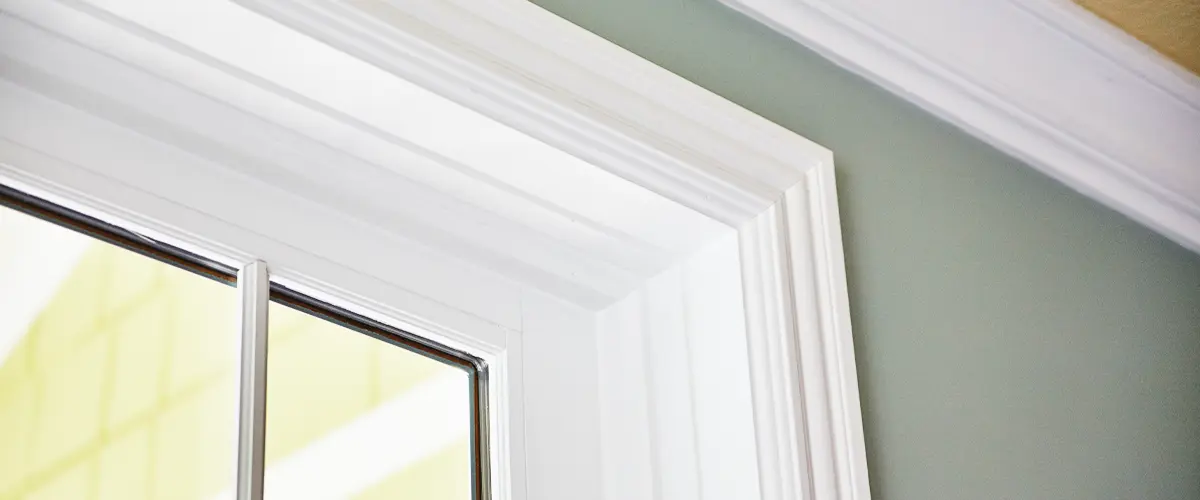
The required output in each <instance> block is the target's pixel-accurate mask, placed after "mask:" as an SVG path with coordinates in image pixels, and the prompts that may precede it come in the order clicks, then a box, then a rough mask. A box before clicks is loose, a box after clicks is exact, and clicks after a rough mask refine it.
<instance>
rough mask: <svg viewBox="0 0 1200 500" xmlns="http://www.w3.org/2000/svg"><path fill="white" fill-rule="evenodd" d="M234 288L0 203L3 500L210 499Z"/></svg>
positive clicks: (218, 485) (218, 455)
mask: <svg viewBox="0 0 1200 500" xmlns="http://www.w3.org/2000/svg"><path fill="white" fill-rule="evenodd" d="M236 300H237V293H236V290H235V289H234V288H233V287H231V286H229V285H226V284H223V283H219V282H216V281H213V280H211V279H208V278H206V277H202V276H200V275H197V274H194V273H191V272H189V271H186V270H183V269H179V268H177V267H174V266H172V265H169V264H166V263H163V262H160V261H158V260H155V259H152V258H149V257H146V256H143V255H140V254H137V253H135V252H133V251H130V250H126V249H124V248H120V247H117V246H113V245H110V244H108V243H104V242H101V241H99V240H96V239H94V238H91V237H89V236H86V235H83V234H80V233H77V232H74V231H72V230H69V229H66V228H63V227H60V226H58V225H56V224H53V223H50V222H46V221H43V220H41V219H37V218H34V217H30V216H28V215H25V214H23V213H20V212H17V211H15V210H12V209H9V208H6V207H3V206H0V499H113V500H118V499H119V500H136V499H148V498H155V499H168V498H169V499H205V500H206V499H209V498H212V497H213V496H214V495H216V494H218V493H219V492H220V491H222V490H223V489H224V488H227V487H228V485H229V484H230V482H231V480H232V479H231V478H232V471H233V466H234V464H233V459H234V457H235V456H236V443H235V439H236V411H235V405H236V402H237V391H236V386H235V384H236V381H235V375H236V364H237V357H236V356H237V338H238V336H237V335H238V334H237V330H236V327H235V323H234V318H235V312H236V310H237V302H236Z"/></svg>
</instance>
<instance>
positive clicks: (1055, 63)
mask: <svg viewBox="0 0 1200 500" xmlns="http://www.w3.org/2000/svg"><path fill="white" fill-rule="evenodd" d="M722 2H723V3H725V4H727V5H730V6H731V7H733V8H735V9H738V10H740V11H742V12H745V13H746V14H748V15H750V16H751V17H753V18H755V19H757V20H759V21H761V22H763V23H765V24H767V25H768V26H771V27H773V28H774V29H776V30H778V31H780V32H782V33H784V34H786V35H788V36H790V37H792V38H794V39H796V40H797V41H799V42H801V43H803V44H805V45H806V46H808V47H810V48H812V49H814V50H816V51H817V52H819V53H821V54H822V55H824V56H826V57H829V58H830V59H832V60H833V61H835V62H837V63H838V64H840V65H842V66H845V67H847V68H849V69H851V70H853V71H856V72H858V73H860V74H862V75H864V76H866V77H867V78H869V79H871V80H872V81H874V82H876V83H878V84H880V85H882V86H884V87H885V88H887V89H889V90H891V91H892V92H895V93H896V94H898V95H900V96H901V97H903V98H905V99H908V100H910V101H912V102H914V103H916V104H918V105H920V106H922V107H924V108H925V109H927V110H929V111H931V112H933V113H934V114H936V115H938V116H940V117H942V118H943V119H946V120H948V121H950V122H952V123H954V124H956V125H958V126H959V127H961V128H963V129H964V130H966V131H968V132H970V133H972V134H974V135H976V136H978V137H980V138H982V139H984V140H986V141H988V142H990V143H991V144H993V145H995V146H996V147H998V148H1000V149H1002V150H1004V151H1007V152H1008V153H1010V154H1012V155H1014V156H1016V157H1018V158H1020V159H1022V160H1024V161H1026V162H1028V163H1029V164H1030V165H1032V166H1034V167H1036V168H1038V169H1040V170H1042V171H1043V172H1045V173H1046V174H1048V175H1050V176H1051V177H1054V178H1056V179H1058V180H1060V181H1062V182H1064V183H1065V184H1067V185H1068V186H1071V187H1073V188H1074V189H1076V190H1078V191H1080V192H1082V193H1084V194H1086V195H1088V196H1091V197H1093V198H1095V199H1097V200H1099V201H1100V202H1102V203H1105V204H1106V205H1108V206H1111V207H1112V208H1114V209H1116V210H1118V211H1120V212H1122V213H1124V214H1126V215H1128V216H1129V217H1132V218H1134V219H1136V220H1138V221H1140V222H1142V223H1143V224H1146V225H1147V226H1149V227H1151V228H1153V229H1155V230H1157V231H1159V232H1161V233H1163V234H1165V235H1166V236H1168V237H1170V238H1172V239H1174V240H1176V241H1178V242H1179V243H1181V244H1183V245H1184V246H1187V247H1189V248H1191V249H1193V250H1200V78H1198V77H1197V76H1196V75H1194V74H1192V73H1189V72H1187V71H1186V70H1183V69H1182V68H1179V67H1177V66H1175V65H1174V64H1173V63H1171V62H1170V61H1168V60H1167V59H1165V58H1164V57H1163V56H1161V55H1159V54H1157V53H1155V52H1154V51H1152V50H1150V49H1149V48H1148V47H1145V46H1143V45H1141V44H1140V43H1139V42H1137V41H1136V40H1133V39H1132V38H1130V37H1129V36H1128V35H1126V34H1124V33H1122V32H1120V31H1119V30H1116V29H1115V28H1112V27H1111V26H1109V25H1107V24H1106V23H1104V22H1103V21H1101V20H1099V19H1097V18H1095V17H1094V16H1092V15H1091V14H1090V13H1088V12H1086V11H1084V10H1083V9H1082V8H1080V7H1078V6H1076V5H1074V4H1072V3H1071V2H1069V1H1068V0H1004V1H995V2H982V3H970V4H966V3H961V2H955V1H953V0H920V1H916V2H875V1H868V0H852V1H829V0H722Z"/></svg>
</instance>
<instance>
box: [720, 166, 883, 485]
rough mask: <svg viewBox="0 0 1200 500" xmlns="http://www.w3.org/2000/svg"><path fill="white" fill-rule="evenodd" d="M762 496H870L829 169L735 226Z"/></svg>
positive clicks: (809, 177) (811, 173) (811, 175)
mask: <svg viewBox="0 0 1200 500" xmlns="http://www.w3.org/2000/svg"><path fill="white" fill-rule="evenodd" d="M739 240H740V245H739V246H740V251H741V256H742V279H743V287H744V300H745V309H746V331H747V343H748V347H749V353H750V369H751V385H752V393H753V402H754V418H755V431H756V434H757V436H756V438H757V442H758V459H759V468H760V480H761V488H762V498H763V499H764V500H788V499H808V500H817V499H819V500H835V499H836V500H867V499H869V498H870V488H869V484H868V481H867V463H866V453H865V449H866V448H865V443H864V439H863V431H862V416H861V411H860V408H859V396H858V375H857V371H856V366H855V362H854V346H853V338H852V335H851V330H850V310H849V302H848V297H847V291H846V275H845V264H844V262H843V256H842V243H841V232H840V224H839V216H838V208H837V196H836V190H835V186H834V177H833V167H832V166H822V167H820V168H817V169H813V170H811V171H809V172H808V173H806V175H805V177H804V179H803V180H802V181H801V182H800V183H799V184H797V185H796V186H794V187H792V188H791V189H789V190H788V191H787V192H786V193H785V195H784V198H783V200H781V201H780V202H779V203H778V204H776V205H775V206H772V207H771V208H770V209H768V210H767V211H766V212H764V213H763V214H761V215H760V216H759V217H757V218H755V219H754V220H752V221H750V222H748V223H747V224H746V225H745V226H743V227H742V228H741V230H740V231H739Z"/></svg>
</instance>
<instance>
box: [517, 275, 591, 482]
mask: <svg viewBox="0 0 1200 500" xmlns="http://www.w3.org/2000/svg"><path fill="white" fill-rule="evenodd" d="M522 306H523V307H524V311H525V314H524V319H525V323H524V325H523V334H522V337H523V338H522V340H523V351H522V356H523V357H524V363H523V369H524V375H523V376H524V380H523V382H524V384H523V389H524V391H525V409H524V411H525V431H526V436H525V437H526V440H525V446H526V450H525V456H526V463H525V466H526V467H527V472H528V476H527V477H528V478H529V482H528V484H527V485H526V486H527V488H528V491H527V497H526V498H529V499H530V500H556V499H560V498H578V499H580V500H599V499H600V495H601V490H602V486H601V484H602V483H601V479H602V473H601V470H600V467H601V464H600V407H599V405H600V401H599V399H598V398H597V397H596V394H597V392H598V389H597V386H598V384H599V380H598V372H597V366H596V340H595V339H596V336H595V327H596V324H595V315H594V314H593V312H592V311H588V310H584V309H580V308H579V307H577V306H574V305H572V304H568V303H565V302H563V301H561V300H560V299H557V298H554V297H549V296H545V295H543V294H540V293H530V294H526V295H524V296H523V301H522Z"/></svg>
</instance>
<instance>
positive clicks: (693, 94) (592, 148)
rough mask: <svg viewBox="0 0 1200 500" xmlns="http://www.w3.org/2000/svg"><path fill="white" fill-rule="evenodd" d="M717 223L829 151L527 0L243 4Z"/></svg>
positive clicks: (748, 211)
mask: <svg viewBox="0 0 1200 500" xmlns="http://www.w3.org/2000/svg"><path fill="white" fill-rule="evenodd" d="M238 3H240V4H242V5H246V6H248V7H250V8H253V9H255V10H258V11H260V12H264V13H266V14H268V15H270V16H271V17H272V18H275V19H278V20H280V21H281V22H284V23H286V24H288V25H290V26H293V27H295V28H297V29H299V30H300V31H303V32H305V33H308V34H311V35H312V36H314V37H316V38H318V39H321V40H325V41H327V42H329V43H330V44H331V45H333V46H335V47H338V48H339V49H341V50H344V51H346V52H347V53H350V54H353V55H355V56H357V57H360V58H362V59H363V60H366V61H370V62H372V63H374V64H376V65H378V66H380V67H381V68H385V69H387V70H389V71H391V72H392V73H395V74H397V75H401V76H403V77H404V78H406V79H408V80H411V81H413V82H416V83H417V84H420V85H424V86H426V87H427V88H430V89H434V90H435V91H436V92H438V93H441V94H442V95H445V96H447V97H450V98H452V99H454V100H456V101H458V102H462V103H464V104H467V105H468V106H470V107H472V108H474V109H477V110H479V111H480V112H482V113H484V114H486V115H488V116H491V117H493V118H495V119H497V120H500V121H503V122H505V123H508V124H510V125H512V126H514V127H517V128H519V129H521V130H523V131H525V132H527V133H529V134H530V135H532V136H534V137H537V138H538V139H541V140H543V141H545V142H547V143H549V144H553V145H555V146H557V147H559V148H561V149H562V150H564V151H568V152H570V153H572V154H574V155H576V156H578V157H580V158H583V159H584V160H586V161H588V162H589V163H591V164H593V165H596V166H599V167H601V168H603V169H605V170H607V171H610V172H614V173H616V174H617V175H619V176H621V177H623V178H626V179H629V180H631V181H633V182H634V183H636V184H638V185H641V186H646V187H648V188H650V189H651V190H652V191H654V192H656V193H659V194H660V195H662V196H665V197H666V198H669V199H672V200H676V201H678V202H680V203H682V204H683V205H686V206H689V207H691V208H693V209H695V210H697V211H699V212H701V213H703V214H705V215H708V216H710V217H712V218H713V219H715V220H718V221H722V222H725V223H727V224H733V225H736V224H739V223H740V222H741V221H744V220H745V219H746V218H747V217H750V216H753V215H756V214H758V213H759V212H761V211H762V210H764V209H765V208H766V207H768V206H769V205H770V204H771V203H773V202H774V201H775V198H774V196H775V194H777V193H778V192H779V191H780V190H782V189H784V188H786V187H788V186H791V185H792V184H794V183H795V182H796V180H797V172H798V170H797V169H803V168H807V167H811V166H813V165H816V164H818V163H821V162H824V161H828V160H829V159H830V157H831V156H830V154H829V152H828V150H825V149H824V148H821V147H820V146H818V145H816V144H813V143H812V142H810V141H808V140H806V139H804V138H802V137H799V136H797V135H795V134H793V133H791V132H789V131H787V130H786V129H783V128H782V127H779V126H778V125H775V124H773V123H771V122H768V121H766V120H764V119H762V118H760V117H758V116H756V115H753V114H751V113H748V112H745V111H744V110H743V109H741V108H739V107H737V106H736V105H735V104H733V103H731V102H729V101H726V100H724V99H722V98H720V97H718V96H716V95H714V94H712V93H710V92H708V91H706V90H704V89H702V88H700V87H698V86H696V85H694V84H691V83H690V82H687V81H686V80H684V79H682V78H680V77H678V76H676V75H674V74H672V73H670V72H667V71H665V70H663V69H662V68H659V67H657V66H654V65H653V64H651V63H649V62H647V61H645V60H642V59H640V58H638V57H636V56H633V55H632V54H630V53H629V52H627V51H625V50H624V49H621V48H619V47H617V46H615V45H613V44H611V43H609V42H607V41H605V40H604V39H602V38H600V37H598V36H596V35H593V34H591V33H589V32H587V31H585V30H583V29H580V28H579V27H578V26H575V25H573V24H571V23H570V22H568V21H566V20H563V19H561V18H558V17H556V16H554V15H553V14H551V13H549V12H546V11H545V10H543V9H542V8H540V7H538V6H536V5H534V4H532V3H530V2H526V1H521V0H488V1H483V2H480V1H474V0H452V1H444V0H418V1H388V0H355V1H352V2H336V1H324V0H322V1H299V0H238Z"/></svg>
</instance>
